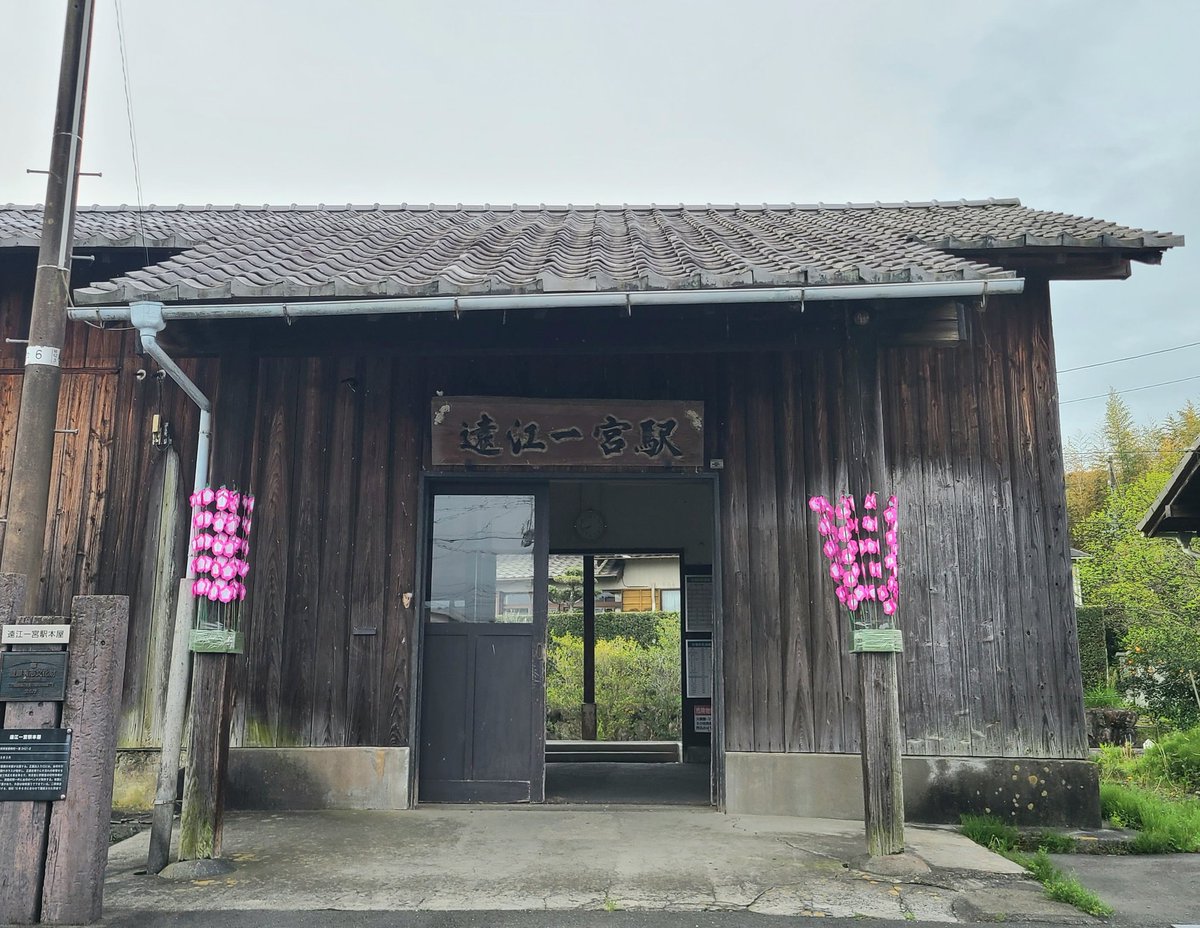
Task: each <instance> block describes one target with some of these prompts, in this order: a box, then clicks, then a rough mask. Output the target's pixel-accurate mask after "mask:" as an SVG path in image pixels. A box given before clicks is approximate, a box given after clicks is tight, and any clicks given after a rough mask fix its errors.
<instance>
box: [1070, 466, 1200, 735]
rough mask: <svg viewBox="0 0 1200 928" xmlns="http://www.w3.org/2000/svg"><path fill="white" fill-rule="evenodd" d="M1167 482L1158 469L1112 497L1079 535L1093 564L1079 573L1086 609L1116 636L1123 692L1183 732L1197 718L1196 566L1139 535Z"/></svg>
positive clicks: (1199, 614)
mask: <svg viewBox="0 0 1200 928" xmlns="http://www.w3.org/2000/svg"><path fill="white" fill-rule="evenodd" d="M1164 463H1166V462H1164ZM1170 476H1171V471H1170V470H1168V469H1167V468H1166V467H1165V466H1160V467H1158V468H1156V469H1154V470H1151V471H1149V472H1147V473H1145V474H1143V475H1142V476H1141V477H1139V478H1137V479H1136V480H1134V481H1133V482H1132V483H1130V484H1129V485H1127V486H1121V487H1118V488H1117V490H1115V491H1110V492H1109V493H1108V494H1107V496H1106V499H1105V501H1104V504H1103V505H1102V506H1101V507H1100V508H1099V509H1098V510H1096V511H1095V512H1093V513H1092V514H1091V515H1089V516H1087V518H1085V519H1084V520H1083V521H1082V522H1081V523H1080V525H1079V527H1078V528H1079V530H1078V534H1079V539H1080V545H1081V547H1083V548H1084V550H1086V551H1087V552H1088V554H1090V555H1091V558H1090V559H1089V560H1086V561H1082V562H1080V563H1079V564H1078V565H1077V569H1078V570H1079V578H1080V585H1081V586H1082V588H1083V598H1084V602H1086V603H1088V604H1089V605H1094V606H1102V607H1104V608H1105V609H1106V610H1107V613H1108V615H1109V617H1110V620H1111V621H1115V623H1116V626H1117V629H1118V631H1119V633H1120V636H1121V644H1122V647H1123V648H1124V650H1125V656H1124V658H1123V660H1122V662H1121V664H1120V669H1121V670H1122V676H1121V681H1120V683H1121V688H1122V689H1123V690H1125V691H1126V692H1130V693H1133V694H1135V695H1138V696H1140V697H1141V698H1142V699H1143V700H1144V701H1145V704H1146V707H1147V708H1148V709H1149V710H1150V711H1152V712H1153V713H1155V714H1156V715H1158V716H1161V717H1163V718H1167V719H1169V720H1171V721H1172V722H1174V723H1175V724H1178V725H1186V724H1189V723H1190V722H1191V721H1193V720H1195V719H1197V718H1200V701H1198V700H1197V698H1196V696H1195V692H1196V690H1195V688H1194V681H1195V679H1197V678H1200V561H1198V560H1196V559H1195V558H1192V557H1190V556H1189V555H1188V554H1186V553H1185V552H1184V551H1182V550H1181V549H1180V548H1179V546H1178V545H1177V544H1176V543H1175V542H1173V541H1168V540H1166V539H1161V538H1146V537H1144V536H1143V535H1142V534H1141V532H1139V531H1138V529H1137V526H1138V523H1139V522H1140V521H1141V519H1142V517H1143V516H1144V515H1145V514H1146V512H1147V511H1148V510H1149V508H1150V506H1151V504H1152V503H1153V502H1154V500H1155V499H1156V498H1157V496H1158V494H1159V493H1160V492H1161V490H1162V488H1163V487H1164V486H1165V485H1166V482H1167V481H1168V480H1169V479H1170Z"/></svg>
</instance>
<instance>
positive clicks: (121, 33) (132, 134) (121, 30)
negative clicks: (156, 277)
mask: <svg viewBox="0 0 1200 928" xmlns="http://www.w3.org/2000/svg"><path fill="white" fill-rule="evenodd" d="M113 9H114V10H115V11H116V14H117V16H116V19H117V45H118V47H119V48H120V51H121V79H122V80H123V81H124V84H125V114H126V116H127V117H128V122H129V149H130V153H131V154H132V156H133V189H134V191H135V192H136V193H137V206H138V208H137V224H138V234H139V235H140V236H141V239H142V251H143V252H145V256H146V264H147V265H149V264H150V249H149V248H147V247H146V227H145V225H144V224H143V221H142V212H143V210H144V209H145V204H144V197H143V196H142V163H141V159H140V158H139V157H138V148H137V127H136V125H135V124H134V121H133V92H132V91H131V90H130V89H129V58H128V56H127V55H126V52H125V16H124V14H123V12H122V10H121V0H113Z"/></svg>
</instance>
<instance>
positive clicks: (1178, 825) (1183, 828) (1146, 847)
mask: <svg viewBox="0 0 1200 928" xmlns="http://www.w3.org/2000/svg"><path fill="white" fill-rule="evenodd" d="M1100 807H1101V810H1102V812H1103V814H1104V817H1105V818H1107V819H1108V820H1109V821H1110V822H1112V823H1113V824H1114V825H1116V826H1117V827H1118V828H1134V829H1137V831H1138V836H1137V837H1136V838H1135V839H1134V841H1133V843H1132V845H1131V847H1130V850H1132V851H1133V852H1134V853H1135V854H1178V853H1197V852H1200V800H1195V799H1169V798H1166V797H1164V796H1162V795H1159V794H1158V793H1157V792H1155V791H1153V790H1151V789H1146V788H1143V787H1139V786H1132V785H1122V784H1119V783H1101V784H1100Z"/></svg>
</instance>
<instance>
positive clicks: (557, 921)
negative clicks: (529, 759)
mask: <svg viewBox="0 0 1200 928" xmlns="http://www.w3.org/2000/svg"><path fill="white" fill-rule="evenodd" d="M104 924H105V925H106V926H108V928H481V926H486V928H796V926H797V925H806V924H808V922H807V921H803V922H802V921H801V920H799V919H796V918H791V917H788V916H783V915H755V914H754V913H752V912H262V911H257V912H256V911H251V912H193V913H190V914H183V915H178V916H171V915H160V914H157V913H153V912H143V913H138V914H133V915H128V916H118V917H116V918H113V919H107V918H106V919H105V920H104ZM816 924H817V925H820V926H821V928H863V925H864V922H863V920H862V919H857V918H856V919H850V918H823V919H821V920H820V921H819V922H816ZM866 924H869V925H870V926H871V928H901V926H903V928H911V926H912V925H921V924H925V925H929V924H933V923H931V922H914V921H893V920H886V921H884V920H878V921H876V920H872V921H870V922H868V923H866ZM964 924H965V923H964ZM1098 924H1102V923H1098ZM995 925H996V923H995V922H994V921H993V922H987V923H983V924H980V923H975V925H974V928H995ZM1058 926H1062V928H1067V926H1071V928H1077V926H1078V922H1074V921H1072V922H1040V923H1039V925H1038V928H1058Z"/></svg>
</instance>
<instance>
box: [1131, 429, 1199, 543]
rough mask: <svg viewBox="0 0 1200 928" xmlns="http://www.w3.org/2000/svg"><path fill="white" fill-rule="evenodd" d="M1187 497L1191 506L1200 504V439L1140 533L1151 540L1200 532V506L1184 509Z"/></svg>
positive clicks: (1152, 510) (1156, 500)
mask: <svg viewBox="0 0 1200 928" xmlns="http://www.w3.org/2000/svg"><path fill="white" fill-rule="evenodd" d="M1185 497H1186V498H1188V501H1189V503H1195V502H1200V436H1197V438H1196V440H1195V441H1194V442H1193V443H1192V446H1191V447H1190V448H1188V449H1187V450H1186V451H1185V452H1184V453H1183V457H1182V459H1181V460H1180V462H1179V465H1178V466H1177V467H1176V468H1175V471H1174V473H1173V474H1171V479H1170V480H1168V481H1167V485H1166V486H1165V487H1163V490H1162V492H1161V493H1159V494H1158V498H1157V499H1155V501H1154V502H1153V504H1151V506H1150V509H1149V511H1148V512H1147V513H1146V515H1145V516H1144V517H1143V518H1142V521H1141V522H1140V523H1139V524H1138V531H1140V532H1141V533H1142V534H1143V535H1145V536H1146V537H1147V538H1161V537H1163V536H1164V535H1177V534H1179V533H1181V532H1200V507H1197V506H1194V505H1188V506H1187V507H1182V506H1180V505H1179V504H1180V500H1181V499H1183V498H1185ZM1173 510H1175V511H1173ZM1185 510H1186V511H1185Z"/></svg>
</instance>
